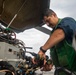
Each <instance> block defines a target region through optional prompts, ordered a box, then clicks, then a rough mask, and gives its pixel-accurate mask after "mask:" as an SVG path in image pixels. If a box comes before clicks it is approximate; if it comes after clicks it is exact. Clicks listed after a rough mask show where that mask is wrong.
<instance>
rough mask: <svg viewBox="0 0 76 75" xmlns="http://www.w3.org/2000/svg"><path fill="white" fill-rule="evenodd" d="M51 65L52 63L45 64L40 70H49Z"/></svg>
mask: <svg viewBox="0 0 76 75" xmlns="http://www.w3.org/2000/svg"><path fill="white" fill-rule="evenodd" d="M52 67H53V63H52V64H45V65H44V66H43V67H42V68H41V71H51V69H52Z"/></svg>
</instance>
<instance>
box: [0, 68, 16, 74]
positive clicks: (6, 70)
mask: <svg viewBox="0 0 76 75" xmlns="http://www.w3.org/2000/svg"><path fill="white" fill-rule="evenodd" d="M0 72H10V73H11V74H12V75H15V74H14V72H11V71H10V70H7V69H5V70H0Z"/></svg>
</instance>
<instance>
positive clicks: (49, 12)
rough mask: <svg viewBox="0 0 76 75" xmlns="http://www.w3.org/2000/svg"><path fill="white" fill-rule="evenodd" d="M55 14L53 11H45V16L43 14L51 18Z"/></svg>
mask: <svg viewBox="0 0 76 75" xmlns="http://www.w3.org/2000/svg"><path fill="white" fill-rule="evenodd" d="M53 13H54V14H55V12H54V11H53V10H52V9H46V10H45V11H44V14H43V16H47V17H48V16H51V15H52V14H53Z"/></svg>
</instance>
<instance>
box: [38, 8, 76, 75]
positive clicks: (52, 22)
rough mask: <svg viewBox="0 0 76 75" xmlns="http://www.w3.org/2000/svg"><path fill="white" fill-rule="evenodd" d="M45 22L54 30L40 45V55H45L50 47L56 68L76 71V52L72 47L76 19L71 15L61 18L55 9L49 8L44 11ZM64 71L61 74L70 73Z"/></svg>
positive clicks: (75, 30) (75, 32) (75, 31)
mask: <svg viewBox="0 0 76 75" xmlns="http://www.w3.org/2000/svg"><path fill="white" fill-rule="evenodd" d="M44 22H45V23H46V24H47V25H48V26H49V27H51V28H53V31H52V33H51V36H50V37H49V39H48V40H47V42H46V43H45V44H44V45H43V46H41V47H40V51H39V52H38V54H39V55H40V57H45V53H46V51H47V50H48V49H50V55H51V57H52V61H53V64H54V65H55V67H56V68H58V67H61V68H62V69H64V68H66V69H68V70H70V71H71V72H74V71H76V64H75V63H76V52H75V49H74V48H73V47H72V40H73V36H74V35H75V34H76V21H75V20H74V19H73V18H70V17H66V18H63V19H60V18H58V17H57V15H56V13H55V12H54V11H53V10H51V9H48V10H46V11H45V13H44ZM43 68H45V65H44V67H43ZM48 68H49V67H48ZM50 69H51V68H50ZM45 70H46V68H45ZM59 71H60V70H59ZM62 73H63V74H62ZM62 73H59V75H68V74H65V73H64V72H62Z"/></svg>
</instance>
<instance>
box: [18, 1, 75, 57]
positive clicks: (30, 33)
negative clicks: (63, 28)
mask: <svg viewBox="0 0 76 75" xmlns="http://www.w3.org/2000/svg"><path fill="white" fill-rule="evenodd" d="M75 8H76V0H51V2H50V9H53V10H54V11H55V12H56V13H57V16H58V17H59V18H63V17H73V18H74V19H76V9H75ZM45 27H47V26H46V25H45ZM17 38H18V39H20V40H22V41H23V42H24V43H25V46H26V47H32V48H33V49H26V50H27V51H31V52H35V53H38V51H39V48H40V47H41V46H43V45H44V43H45V42H46V41H47V39H48V38H49V35H47V34H45V33H43V32H41V31H39V30H36V29H35V28H31V29H28V30H25V31H24V32H21V33H19V34H17ZM46 54H47V55H49V50H48V51H47V53H46ZM49 56H50V55H49Z"/></svg>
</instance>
